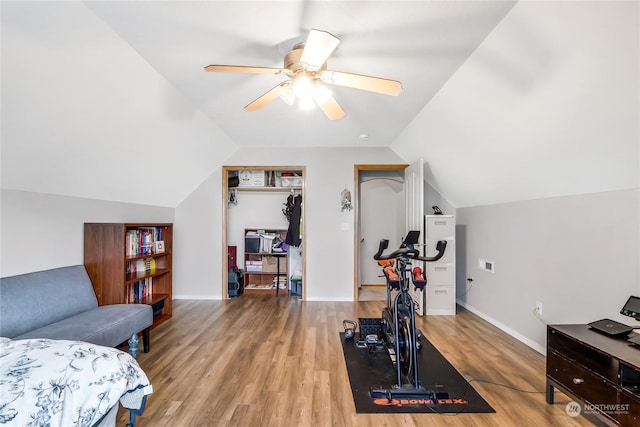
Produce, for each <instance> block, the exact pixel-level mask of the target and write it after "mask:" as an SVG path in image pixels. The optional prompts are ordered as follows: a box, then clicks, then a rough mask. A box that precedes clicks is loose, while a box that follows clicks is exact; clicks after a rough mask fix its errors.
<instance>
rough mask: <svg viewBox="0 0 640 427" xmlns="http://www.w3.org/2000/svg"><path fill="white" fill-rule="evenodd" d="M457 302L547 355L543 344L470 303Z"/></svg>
mask: <svg viewBox="0 0 640 427" xmlns="http://www.w3.org/2000/svg"><path fill="white" fill-rule="evenodd" d="M457 302H458V304H459V305H460V306H461V307H464V308H465V309H467V310H469V311H470V312H472V313H473V314H475V315H476V316H478V317H480V318H482V319H484V320H486V321H487V322H489V323H491V324H492V325H493V326H495V327H496V328H498V329H500V330H502V331H503V332H506V333H507V334H509V335H511V336H512V337H513V338H515V339H517V340H518V341H520V342H521V343H523V344H525V345H527V346H529V347H531V348H532V349H534V350H535V351H537V352H538V353H540V354H542V355H543V356H546V355H547V349H546V348H545V347H544V346H541V345H540V344H538V343H537V342H535V341H532V340H530V339H529V338H527V337H525V336H524V335H522V334H520V333H518V332H516V331H514V330H513V329H511V328H509V327H508V326H506V325H504V324H503V323H500V322H498V321H497V320H496V319H494V318H493V317H490V316H487V315H486V314H484V313H483V312H481V311H479V310H477V309H476V308H474V307H472V306H470V305H467V304H465V303H464V302H462V301H460V300H458V301H457Z"/></svg>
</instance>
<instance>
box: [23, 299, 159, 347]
mask: <svg viewBox="0 0 640 427" xmlns="http://www.w3.org/2000/svg"><path fill="white" fill-rule="evenodd" d="M152 323H153V310H152V309H151V306H150V305H146V304H113V305H103V306H101V307H97V308H95V309H93V310H89V311H85V312H84V313H80V314H76V315H75V316H71V317H69V318H66V319H63V320H60V321H58V322H55V323H52V324H50V325H47V326H44V327H42V328H38V329H35V330H33V331H30V332H27V333H26V334H22V335H19V336H17V337H15V338H14V340H20V339H30V338H49V339H54V340H57V339H61V340H62V339H64V340H71V341H85V342H90V343H92V344H98V345H102V346H107V347H115V346H117V345H119V344H121V343H123V342H124V341H126V340H128V339H129V337H131V331H136V332H137V331H141V330H143V329H145V328H148V327H149V326H151V324H152Z"/></svg>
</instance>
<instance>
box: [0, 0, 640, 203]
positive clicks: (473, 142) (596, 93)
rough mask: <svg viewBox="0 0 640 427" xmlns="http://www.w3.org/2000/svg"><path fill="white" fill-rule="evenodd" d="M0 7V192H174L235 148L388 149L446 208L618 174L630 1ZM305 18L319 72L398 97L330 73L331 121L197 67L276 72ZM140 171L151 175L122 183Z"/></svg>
mask: <svg viewBox="0 0 640 427" xmlns="http://www.w3.org/2000/svg"><path fill="white" fill-rule="evenodd" d="M1 7H2V16H1V18H2V187H3V188H9V189H18V190H26V191H38V192H46V193H54V194H66V195H73V196H78V197H89V198H97V199H106V200H119V201H130V202H138V203H147V204H155V205H162V206H176V205H177V204H178V203H180V201H181V200H183V199H184V197H186V196H187V195H188V194H189V193H190V192H191V191H193V189H194V188H195V187H196V186H197V185H198V184H199V183H200V182H202V180H203V179H204V178H206V177H207V176H208V175H209V174H210V173H211V171H212V168H215V167H216V166H219V165H220V164H221V163H222V162H223V161H224V159H225V158H227V157H228V156H229V155H230V154H231V153H233V152H234V151H235V150H238V149H243V148H246V147H254V146H266V147H272V146H273V147H275V146H277V147H300V146H303V147H305V146H307V147H345V146H348V147H390V148H391V149H392V150H394V151H395V152H396V153H398V154H399V155H401V156H402V157H403V158H405V159H406V160H407V161H413V160H415V159H418V158H424V159H425V161H426V165H427V166H426V168H427V177H428V179H429V181H430V183H431V184H432V185H433V186H434V187H435V188H436V189H437V190H439V191H440V192H441V193H442V194H443V195H444V196H445V197H446V198H448V199H449V200H451V202H452V203H453V204H454V205H455V206H472V205H478V204H489V203H500V202H505V201H511V200H519V199H531V198H538V197H552V196H558V195H566V194H580V193H588V192H595V191H608V190H615V189H623V188H632V187H637V186H638V180H639V178H638V176H639V175H638V164H639V163H640V152H639V148H638V145H639V142H638V141H639V139H640V136H639V133H640V130H639V128H640V125H639V121H640V119H639V118H638V116H639V115H640V113H639V111H640V107H639V102H638V98H639V97H640V86H639V84H638V80H639V77H638V75H639V74H640V65H639V63H640V60H639V58H640V52H639V50H640V49H639V39H640V37H639V34H640V30H639V21H640V7H639V4H638V2H637V1H632V2H562V1H561V2H537V1H531V2H530V1H520V2H514V1H407V2H400V1H393V2H392V1H372V2H366V1H314V0H304V1H285V2H280V1H278V2H272V1H255V2H248V1H228V2H222V1H200V2H183V1H163V2H160V1H122V2H111V1H109V2H107V1H86V2H81V1H76V2H57V1H51V2H11V1H3V2H2V5H1ZM312 28H315V29H321V30H325V31H329V32H331V33H332V34H334V35H335V36H337V37H338V38H340V40H341V42H340V44H339V46H338V49H337V50H336V51H335V52H334V54H333V55H331V57H330V58H329V61H328V65H329V68H331V69H334V70H339V71H349V72H354V73H358V74H368V75H374V76H380V77H386V78H391V79H396V80H399V81H401V82H402V85H403V89H404V90H403V92H402V93H401V94H400V95H398V96H396V97H392V96H386V95H380V94H375V93H369V92H365V91H361V90H357V89H349V88H344V87H337V86H334V87H332V89H333V93H334V96H335V98H336V100H337V101H338V102H339V103H340V104H341V105H342V107H343V108H344V109H345V111H346V113H347V116H346V117H345V118H343V119H341V120H337V121H329V120H327V119H326V117H325V116H324V115H323V114H322V113H321V112H320V111H318V110H313V111H300V110H297V109H295V108H292V107H290V106H288V105H286V104H285V103H283V102H282V101H280V100H275V101H274V102H272V103H270V104H269V105H267V106H266V107H264V108H262V109H260V110H258V111H253V112H247V111H244V110H243V107H244V106H245V105H246V104H247V103H249V102H250V101H252V100H253V99H255V98H256V97H258V96H259V95H261V94H262V93H264V92H266V91H267V90H269V89H271V88H272V87H274V86H275V85H277V84H278V83H279V82H281V81H283V80H284V79H285V78H284V77H283V76H275V75H257V74H230V73H206V72H204V70H203V67H204V66H206V65H208V64H235V65H256V66H265V67H281V66H282V59H283V55H284V53H286V51H287V50H289V49H290V48H291V47H292V46H293V44H294V43H295V42H296V41H301V40H304V37H305V36H306V34H307V33H308V31H309V30H310V29H312ZM361 134H367V135H368V136H369V138H368V140H366V141H363V140H361V139H360V138H359V135H361ZM131 164H135V165H136V168H135V172H131V170H132V168H131ZM158 170H162V171H164V173H162V174H158V173H157V171H158ZM141 176H146V177H149V176H154V185H153V186H149V188H144V189H137V190H136V191H137V193H132V192H131V190H130V186H131V182H132V180H136V179H139V178H140V177H141ZM160 189H162V190H160Z"/></svg>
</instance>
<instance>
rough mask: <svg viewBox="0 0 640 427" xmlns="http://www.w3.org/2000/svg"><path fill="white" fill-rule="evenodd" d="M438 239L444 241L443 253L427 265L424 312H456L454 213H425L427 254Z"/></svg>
mask: <svg viewBox="0 0 640 427" xmlns="http://www.w3.org/2000/svg"><path fill="white" fill-rule="evenodd" d="M439 240H446V241H447V248H446V250H445V252H444V256H443V257H442V258H440V259H439V260H438V261H436V262H428V263H427V266H426V277H427V287H426V304H425V307H426V310H425V313H426V314H427V315H454V314H456V221H455V217H454V216H453V215H425V218H424V243H425V248H426V256H434V255H436V254H437V253H438V252H437V251H436V244H437V243H438V241H439Z"/></svg>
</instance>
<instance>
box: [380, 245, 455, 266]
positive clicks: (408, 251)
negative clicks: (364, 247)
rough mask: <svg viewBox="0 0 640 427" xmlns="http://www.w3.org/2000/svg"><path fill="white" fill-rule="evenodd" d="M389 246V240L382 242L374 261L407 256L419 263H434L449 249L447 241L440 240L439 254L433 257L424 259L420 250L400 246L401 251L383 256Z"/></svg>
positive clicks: (437, 247)
mask: <svg viewBox="0 0 640 427" xmlns="http://www.w3.org/2000/svg"><path fill="white" fill-rule="evenodd" d="M388 246H389V240H387V239H382V240H380V246H378V252H376V254H375V255H374V256H373V259H375V260H382V259H395V258H398V257H400V256H406V257H407V258H411V259H415V260H417V261H426V262H434V261H438V260H439V259H440V258H442V257H443V256H444V251H445V249H446V248H447V241H446V240H438V243H437V244H436V250H437V251H438V253H437V254H436V255H435V256H432V257H422V256H420V251H419V250H418V249H415V248H413V247H406V246H400V248H399V249H396V250H395V251H393V252H391V253H390V254H386V255H382V252H384V250H385V249H387V247H388Z"/></svg>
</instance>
